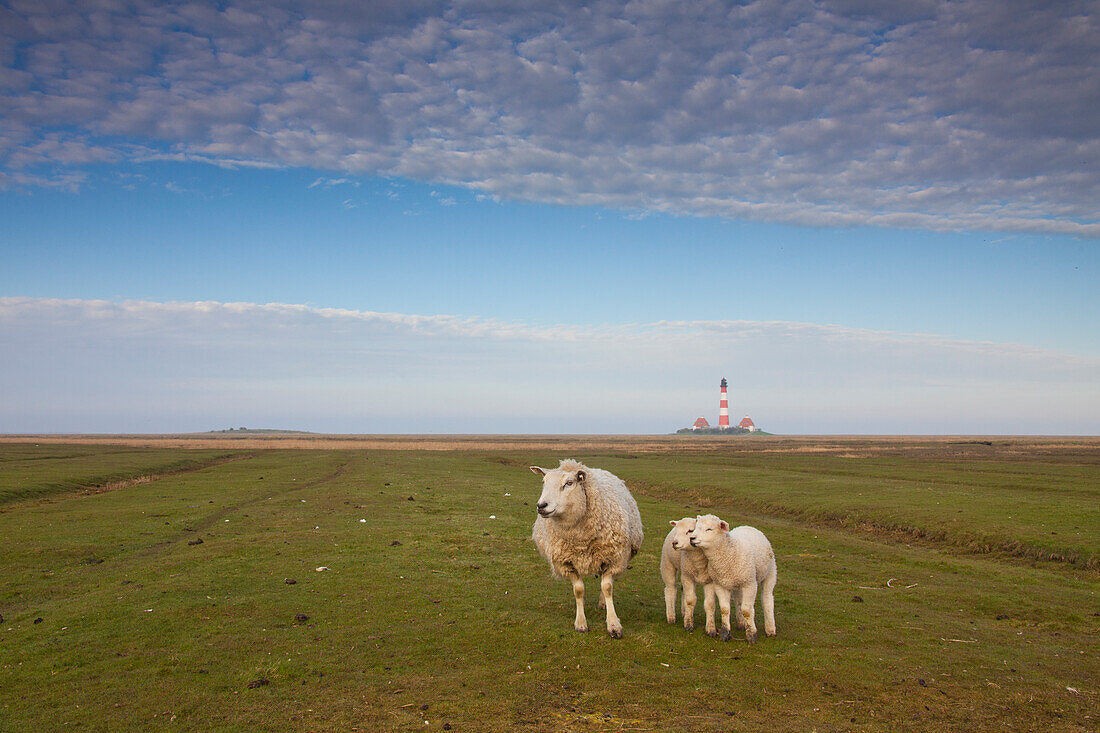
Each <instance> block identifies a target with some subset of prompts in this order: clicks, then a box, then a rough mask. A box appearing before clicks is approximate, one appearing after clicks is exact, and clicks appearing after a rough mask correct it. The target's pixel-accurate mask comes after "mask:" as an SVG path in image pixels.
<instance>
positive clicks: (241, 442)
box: [0, 433, 1100, 459]
mask: <svg viewBox="0 0 1100 733" xmlns="http://www.w3.org/2000/svg"><path fill="white" fill-rule="evenodd" d="M0 443H54V444H59V443H65V444H77V445H82V444H83V445H123V446H131V447H143V448H194V449H199V448H206V449H209V448H222V449H225V448H231V449H241V450H262V449H306V450H311V449H312V450H348V449H383V450H432V451H462V450H483V451H503V450H525V451H556V452H571V451H573V452H577V451H631V452H636V453H711V452H720V453H757V454H769V453H772V454H774V453H782V454H808V455H832V456H837V457H841V458H867V457H871V456H886V455H890V456H912V457H925V458H933V457H956V458H966V457H983V458H1000V459H1011V458H1015V457H1028V458H1034V457H1036V456H1057V455H1067V454H1076V453H1081V452H1086V453H1091V452H1095V451H1097V450H1100V436H1049V437H1048V436H974V435H937V436H926V435H875V436H866V435H799V436H730V437H724V436H691V435H688V436H682V435H329V434H321V433H317V434H308V435H303V434H291V435H284V434H271V435H256V434H251V435H247V434H244V435H231V434H225V433H182V434H163V435H88V434H83V435H60V434H51V435H29V434H28V435H0Z"/></svg>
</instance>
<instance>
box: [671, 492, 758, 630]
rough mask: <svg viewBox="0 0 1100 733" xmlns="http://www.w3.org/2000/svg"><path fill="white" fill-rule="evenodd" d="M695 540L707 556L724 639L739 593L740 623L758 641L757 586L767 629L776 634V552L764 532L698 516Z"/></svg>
mask: <svg viewBox="0 0 1100 733" xmlns="http://www.w3.org/2000/svg"><path fill="white" fill-rule="evenodd" d="M691 544H692V546H694V547H698V548H699V549H701V550H702V551H703V553H704V554H705V555H706V556H707V563H708V567H709V570H710V579H711V582H712V583H713V584H714V586H715V588H714V590H715V593H716V594H717V595H718V606H719V608H720V609H721V611H722V636H721V639H722V641H729V638H730V597H731V595H733V594H736V595H737V596H738V597H737V599H736V604H737V605H738V606H739V607H740V612H739V615H738V620H737V626H738V628H740V627H741V626H742V625H743V626H744V627H745V638H746V639H747V640H748V642H749V643H750V644H753V643H755V642H756V618H755V615H754V606H755V605H756V590H757V588H758V587H759V588H760V591H761V594H760V595H761V602H762V604H763V606H764V633H766V634H767V635H768V636H775V596H774V593H773V591H774V589H775V581H776V567H775V552H773V551H772V545H771V543H770V542H768V538H767V537H765V536H764V533H763V532H761V531H760V530H758V529H756V528H755V527H745V526H743V527H735V528H734V529H730V526H729V524H727V523H726V522H724V521H722V520H721V519H719V518H718V517H716V516H714V515H713V514H706V515H704V516H701V517H699V518H698V520H697V521H696V523H695V529H694V530H692V532H691Z"/></svg>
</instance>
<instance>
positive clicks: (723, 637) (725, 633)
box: [718, 629, 730, 641]
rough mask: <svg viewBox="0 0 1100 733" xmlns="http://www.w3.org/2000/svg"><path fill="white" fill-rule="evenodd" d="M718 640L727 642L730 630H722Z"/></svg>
mask: <svg viewBox="0 0 1100 733" xmlns="http://www.w3.org/2000/svg"><path fill="white" fill-rule="evenodd" d="M718 640H719V641H729V640H730V630H729V629H722V633H721V634H720V635H719V637H718Z"/></svg>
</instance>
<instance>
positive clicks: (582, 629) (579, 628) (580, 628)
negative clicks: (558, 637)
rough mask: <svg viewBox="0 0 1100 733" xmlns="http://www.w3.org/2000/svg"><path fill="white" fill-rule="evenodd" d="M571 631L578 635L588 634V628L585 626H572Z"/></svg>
mask: <svg viewBox="0 0 1100 733" xmlns="http://www.w3.org/2000/svg"><path fill="white" fill-rule="evenodd" d="M573 631H576V632H577V633H578V634H587V633H588V627H587V626H574V627H573Z"/></svg>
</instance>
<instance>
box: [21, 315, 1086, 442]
mask: <svg viewBox="0 0 1100 733" xmlns="http://www.w3.org/2000/svg"><path fill="white" fill-rule="evenodd" d="M0 341H2V342H3V343H4V344H5V349H4V350H3V352H2V353H0V380H3V382H4V383H5V384H10V385H19V389H17V390H11V391H10V392H9V394H8V396H7V397H6V398H5V400H4V401H3V402H2V403H0V432H175V431H188V430H207V429H211V428H218V427H226V426H238V425H249V426H267V427H284V428H300V429H312V430H317V431H325V432H474V433H479V432H497V433H500V432H519V433H602V432H611V433H616V432H619V433H644V432H653V433H662V432H671V431H673V430H674V429H676V428H678V427H682V426H684V425H688V424H690V423H691V421H692V420H694V419H695V417H697V416H698V415H700V414H705V415H710V414H712V413H713V412H714V411H715V410H716V409H717V407H716V404H717V403H716V400H717V389H716V384H717V380H718V379H719V378H720V377H723V376H724V377H728V378H729V379H730V383H731V385H732V390H731V398H732V399H731V409H732V411H733V412H734V413H744V412H748V413H750V414H751V415H752V416H753V418H754V419H755V420H756V421H757V422H758V424H760V425H761V426H762V427H763V428H764V429H767V430H770V431H773V432H780V433H983V434H989V433H1031V434H1036V433H1038V434H1095V433H1097V432H1098V431H1100V422H1098V420H1097V416H1098V415H1100V360H1097V359H1093V358H1085V357H1079V356H1074V355H1070V354H1062V353H1057V352H1052V351H1046V350H1041V349H1035V348H1032V347H1026V346H1018V345H1013V344H995V343H979V342H967V341H958V340H952V339H946V338H942V337H936V336H927V335H914V334H898V333H888V332H879V331H868V330H857V329H847V328H841V327H835V326H819V325H814V324H805V323H784V322H750V321H713V322H709V321H693V322H675V323H673V322H662V323H649V324H635V325H627V326H605V327H590V326H583V327H581V326H570V325H564V326H557V327H547V328H544V327H534V326H529V325H526V324H522V323H499V322H493V321H486V320H481V319H469V318H456V317H452V316H418V315H407V314H398V313H371V312H363V311H350V310H340V309H318V308H311V307H307V306H301V305H290V304H280V303H271V304H255V303H217V302H195V303H187V302H175V303H157V302H146V301H125V302H113V301H84V300H53V299H35V298H0ZM578 405H579V406H580V407H578Z"/></svg>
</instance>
